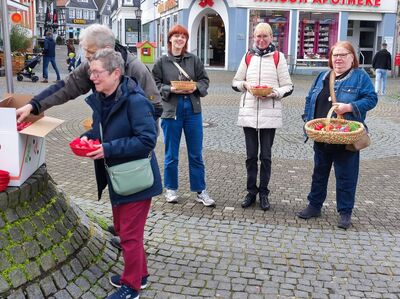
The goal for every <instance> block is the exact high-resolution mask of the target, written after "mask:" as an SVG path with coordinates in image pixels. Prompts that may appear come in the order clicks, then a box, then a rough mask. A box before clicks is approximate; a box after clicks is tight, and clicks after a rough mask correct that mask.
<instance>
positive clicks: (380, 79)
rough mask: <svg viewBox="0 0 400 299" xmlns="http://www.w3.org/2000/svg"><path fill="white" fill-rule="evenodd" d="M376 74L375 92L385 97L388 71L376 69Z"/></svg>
mask: <svg viewBox="0 0 400 299" xmlns="http://www.w3.org/2000/svg"><path fill="white" fill-rule="evenodd" d="M375 74H376V76H375V92H376V93H377V94H379V92H380V94H382V95H384V94H385V93H386V81H387V70H384V69H376V71H375Z"/></svg>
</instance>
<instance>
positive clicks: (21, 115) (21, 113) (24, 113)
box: [17, 104, 33, 123]
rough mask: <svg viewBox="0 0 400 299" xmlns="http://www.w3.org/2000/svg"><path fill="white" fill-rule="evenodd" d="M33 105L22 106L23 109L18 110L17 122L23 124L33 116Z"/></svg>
mask: <svg viewBox="0 0 400 299" xmlns="http://www.w3.org/2000/svg"><path fill="white" fill-rule="evenodd" d="M32 109H33V107H32V105H31V104H26V105H25V106H22V107H21V108H18V109H17V122H18V123H21V122H23V121H24V120H25V118H27V117H28V116H29V114H31V112H32Z"/></svg>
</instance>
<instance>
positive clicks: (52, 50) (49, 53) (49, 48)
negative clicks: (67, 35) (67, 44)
mask: <svg viewBox="0 0 400 299" xmlns="http://www.w3.org/2000/svg"><path fill="white" fill-rule="evenodd" d="M49 63H51V65H52V67H53V69H54V71H55V72H56V75H57V81H60V80H61V77H60V72H59V71H58V67H57V64H56V42H55V41H54V39H53V33H51V32H47V33H46V38H45V39H44V49H43V80H42V83H48V82H49Z"/></svg>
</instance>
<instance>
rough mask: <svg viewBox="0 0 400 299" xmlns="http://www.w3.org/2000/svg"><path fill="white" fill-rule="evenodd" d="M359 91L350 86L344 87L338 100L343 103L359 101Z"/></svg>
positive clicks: (340, 90) (339, 93)
mask: <svg viewBox="0 0 400 299" xmlns="http://www.w3.org/2000/svg"><path fill="white" fill-rule="evenodd" d="M357 95H358V89H356V88H354V87H350V86H343V87H341V88H340V89H339V92H338V100H339V101H340V102H342V103H351V102H354V101H355V100H356V99H357Z"/></svg>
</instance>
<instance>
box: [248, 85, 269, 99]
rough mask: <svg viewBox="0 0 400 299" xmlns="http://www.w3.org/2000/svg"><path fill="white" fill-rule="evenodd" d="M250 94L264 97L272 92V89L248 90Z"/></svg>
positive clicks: (253, 88)
mask: <svg viewBox="0 0 400 299" xmlns="http://www.w3.org/2000/svg"><path fill="white" fill-rule="evenodd" d="M250 91H251V93H252V94H253V96H256V97H266V96H267V95H269V94H270V93H271V92H272V87H261V88H255V87H252V88H250Z"/></svg>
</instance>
